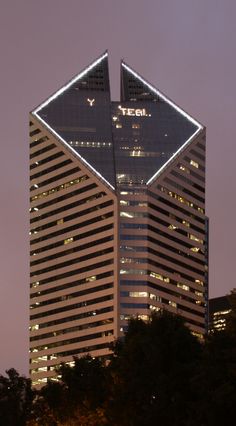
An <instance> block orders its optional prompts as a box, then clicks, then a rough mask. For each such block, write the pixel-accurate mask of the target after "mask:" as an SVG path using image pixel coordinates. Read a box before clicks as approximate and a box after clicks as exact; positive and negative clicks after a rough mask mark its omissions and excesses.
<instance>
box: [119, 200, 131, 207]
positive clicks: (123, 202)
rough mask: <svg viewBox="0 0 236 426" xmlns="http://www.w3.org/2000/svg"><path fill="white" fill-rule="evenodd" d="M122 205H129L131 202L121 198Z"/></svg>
mask: <svg viewBox="0 0 236 426" xmlns="http://www.w3.org/2000/svg"><path fill="white" fill-rule="evenodd" d="M120 205H121V206H128V205H129V202H128V201H125V200H120Z"/></svg>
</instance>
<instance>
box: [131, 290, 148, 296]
mask: <svg viewBox="0 0 236 426" xmlns="http://www.w3.org/2000/svg"><path fill="white" fill-rule="evenodd" d="M129 296H130V297H148V293H147V292H146V291H130V292H129Z"/></svg>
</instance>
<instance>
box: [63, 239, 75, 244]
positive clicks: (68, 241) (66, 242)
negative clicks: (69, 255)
mask: <svg viewBox="0 0 236 426" xmlns="http://www.w3.org/2000/svg"><path fill="white" fill-rule="evenodd" d="M72 241H74V238H73V237H70V238H66V239H65V240H64V244H70V243H72Z"/></svg>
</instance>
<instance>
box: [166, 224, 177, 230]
mask: <svg viewBox="0 0 236 426" xmlns="http://www.w3.org/2000/svg"><path fill="white" fill-rule="evenodd" d="M168 228H169V229H171V230H172V231H173V230H174V229H177V228H178V227H177V226H176V225H173V224H172V223H171V224H170V225H169V226H168Z"/></svg>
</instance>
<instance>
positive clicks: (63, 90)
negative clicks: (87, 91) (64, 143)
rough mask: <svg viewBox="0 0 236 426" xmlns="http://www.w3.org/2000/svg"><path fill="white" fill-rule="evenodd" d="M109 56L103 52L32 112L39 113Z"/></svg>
mask: <svg viewBox="0 0 236 426" xmlns="http://www.w3.org/2000/svg"><path fill="white" fill-rule="evenodd" d="M107 56H108V52H105V53H104V54H102V55H101V56H100V57H99V58H98V59H96V60H95V61H94V62H93V63H92V64H90V65H89V66H88V67H87V68H85V69H84V70H83V71H81V72H80V73H79V74H77V75H76V76H75V77H74V78H72V80H70V81H69V82H68V83H66V84H65V86H63V87H61V89H59V90H57V91H56V92H55V93H54V94H53V95H52V96H50V97H49V98H48V99H47V100H46V101H44V102H43V103H42V104H40V105H39V106H38V107H37V108H36V109H35V110H34V111H32V114H35V115H36V114H37V112H38V111H40V110H41V109H42V108H44V107H45V106H47V105H48V104H49V103H50V102H52V101H53V100H54V99H56V98H57V97H58V96H60V95H61V94H62V93H64V92H65V91H66V90H67V89H69V88H70V87H71V86H72V85H73V84H74V83H76V81H78V80H79V79H80V78H82V77H84V75H86V74H87V73H88V72H89V71H90V70H91V69H93V68H94V67H96V65H98V64H99V63H100V62H102V61H103V59H105V58H106V57H107Z"/></svg>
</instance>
